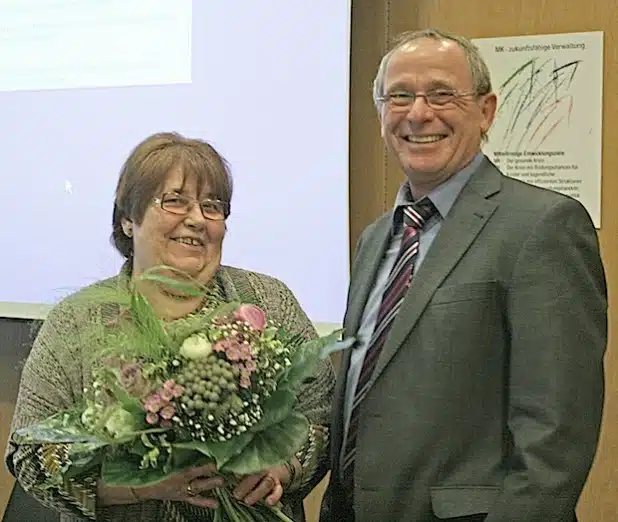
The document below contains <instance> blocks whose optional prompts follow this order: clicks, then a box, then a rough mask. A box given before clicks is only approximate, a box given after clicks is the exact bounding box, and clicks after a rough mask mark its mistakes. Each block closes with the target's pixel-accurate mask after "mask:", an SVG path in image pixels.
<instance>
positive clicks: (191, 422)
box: [14, 267, 339, 522]
mask: <svg viewBox="0 0 618 522" xmlns="http://www.w3.org/2000/svg"><path fill="white" fill-rule="evenodd" d="M158 269H165V270H168V272H167V273H169V270H171V269H170V268H169V267H157V269H151V270H150V271H147V272H146V273H144V274H142V275H141V276H140V277H139V280H140V281H149V282H150V283H155V284H165V285H169V286H170V287H172V288H175V289H180V290H182V291H183V292H186V293H190V294H192V295H197V294H200V293H203V292H204V290H203V289H202V288H197V287H196V286H195V285H194V284H193V283H187V282H186V281H184V280H178V279H177V278H176V277H168V276H165V275H162V274H161V273H160V272H159V270H158ZM137 287H138V285H133V287H132V291H131V292H130V293H129V294H128V295H126V292H125V297H120V295H115V296H111V295H110V292H109V290H108V291H106V292H105V294H106V295H105V296H104V299H102V300H103V301H105V302H106V303H109V302H110V300H112V301H114V300H115V301H116V302H118V303H122V300H123V299H125V298H126V301H125V302H124V310H125V313H124V314H121V315H120V316H119V319H118V320H117V321H114V322H113V324H107V325H104V326H102V327H99V328H95V327H93V332H92V333H93V335H92V338H93V342H92V345H93V346H96V348H93V357H94V359H93V360H95V361H98V363H95V364H93V372H92V385H91V386H89V387H88V388H87V389H85V390H84V394H83V400H82V402H81V403H80V404H78V405H76V406H75V407H74V408H73V409H71V410H68V411H62V412H59V413H57V414H56V415H54V416H52V417H50V418H48V419H45V420H44V421H42V422H41V423H39V424H37V425H33V426H29V427H27V428H23V429H21V430H18V431H17V432H16V433H15V434H14V440H15V442H16V443H18V444H22V445H23V444H37V445H40V444H61V443H70V444H66V448H67V449H66V452H67V453H66V459H65V460H64V463H63V464H62V465H61V466H57V468H56V469H55V470H54V473H51V474H50V477H49V479H48V481H47V482H46V484H45V485H44V487H55V486H59V485H61V484H62V482H63V480H64V479H65V478H67V477H71V478H78V477H80V476H93V474H95V475H98V476H99V477H100V478H101V479H102V480H103V482H104V483H106V484H108V485H115V486H120V485H124V486H132V487H135V486H143V485H147V484H152V483H155V482H157V481H161V480H163V479H165V478H166V477H168V476H169V475H170V474H172V473H175V472H177V471H180V470H182V469H185V468H187V467H189V466H195V465H201V464H206V463H208V462H214V463H215V464H216V466H217V469H218V472H219V473H220V474H222V475H223V476H228V477H234V476H239V475H249V474H252V473H257V472H259V471H262V470H265V469H267V468H271V467H273V466H278V465H281V464H282V463H284V462H285V461H288V460H289V459H290V458H291V457H292V456H293V455H294V454H295V453H296V452H297V451H298V450H299V449H300V447H301V446H302V444H303V443H304V441H305V440H306V437H307V434H308V429H309V423H308V421H307V419H306V418H305V417H304V416H303V415H302V414H300V413H299V412H298V411H296V410H295V404H296V391H297V389H298V386H299V385H300V383H301V382H302V381H303V380H304V379H305V378H306V377H308V376H309V375H311V373H312V372H314V371H315V369H316V366H317V363H318V360H319V357H320V356H321V353H322V351H323V349H324V348H325V347H326V346H328V345H331V344H333V343H334V342H335V341H336V340H337V338H338V336H339V332H338V331H337V332H333V333H332V334H330V335H328V336H325V337H322V338H319V339H316V340H312V341H306V340H304V339H302V338H300V337H299V336H297V335H293V334H291V333H289V332H286V331H285V329H284V328H283V327H282V325H278V324H275V323H273V322H272V321H271V320H269V318H268V317H266V314H265V313H264V311H263V310H261V309H260V308H259V307H258V306H256V305H253V304H247V303H221V302H220V301H219V302H217V301H216V300H214V299H208V300H207V301H206V305H205V307H206V308H204V309H203V310H201V311H200V312H199V313H195V314H192V315H190V316H188V317H187V318H185V319H182V320H178V321H173V322H170V323H164V322H162V321H160V320H159V319H158V318H157V317H156V315H155V314H154V312H153V310H152V308H151V306H150V305H149V303H148V302H147V300H146V299H145V298H144V297H143V295H142V294H140V292H138V291H137V290H136V288H137ZM91 303H92V301H90V304H91ZM214 495H215V498H217V500H218V505H219V508H218V509H217V510H216V511H215V513H214V520H215V521H221V522H223V521H231V522H236V521H252V520H255V521H264V522H268V521H273V520H278V521H281V520H283V521H287V522H290V519H289V518H288V517H286V516H285V515H284V514H283V512H282V511H281V509H280V508H279V507H278V506H272V507H270V506H266V505H265V504H263V503H260V504H257V505H255V506H253V507H249V506H247V505H245V504H242V503H240V502H238V501H236V500H235V499H234V497H233V496H232V495H231V492H230V490H228V489H227V488H219V489H217V490H215V491H214Z"/></svg>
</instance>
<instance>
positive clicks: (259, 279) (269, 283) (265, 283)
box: [221, 265, 291, 293]
mask: <svg viewBox="0 0 618 522" xmlns="http://www.w3.org/2000/svg"><path fill="white" fill-rule="evenodd" d="M221 275H222V277H223V278H225V279H227V280H228V281H230V282H231V283H232V284H233V285H234V286H235V287H236V288H237V289H239V290H241V289H243V288H244V287H246V286H250V287H252V288H256V287H259V288H260V289H262V290H265V291H268V292H284V293H287V292H291V290H290V289H289V288H288V286H287V285H286V284H285V283H284V282H283V281H282V280H281V279H279V278H277V277H275V276H272V275H269V274H264V273H262V272H255V271H253V270H246V269H244V268H239V267H236V266H228V265H223V266H221Z"/></svg>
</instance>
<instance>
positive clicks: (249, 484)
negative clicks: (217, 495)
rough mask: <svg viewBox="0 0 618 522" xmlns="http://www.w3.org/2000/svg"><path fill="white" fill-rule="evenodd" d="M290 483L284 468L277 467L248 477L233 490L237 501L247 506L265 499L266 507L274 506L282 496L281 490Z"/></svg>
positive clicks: (288, 473)
mask: <svg viewBox="0 0 618 522" xmlns="http://www.w3.org/2000/svg"><path fill="white" fill-rule="evenodd" d="M289 482H290V472H289V471H288V470H287V468H286V467H285V466H279V467H277V468H272V469H269V470H266V471H263V472H260V473H255V474H253V475H248V476H246V477H243V479H242V480H241V481H240V482H239V483H238V485H237V486H236V487H235V488H234V491H233V494H234V497H236V499H237V500H240V501H241V502H244V503H245V504H247V505H248V506H252V505H254V504H257V503H258V502H259V501H260V500H263V499H265V502H266V505H267V506H274V505H275V504H276V503H277V502H279V501H280V500H281V497H282V496H283V488H284V487H285V486H287V485H288V483H289Z"/></svg>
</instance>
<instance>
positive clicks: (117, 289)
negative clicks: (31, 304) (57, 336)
mask: <svg viewBox="0 0 618 522" xmlns="http://www.w3.org/2000/svg"><path fill="white" fill-rule="evenodd" d="M125 280H126V278H125V276H124V275H123V274H118V275H115V276H112V277H108V278H105V279H100V280H98V281H95V282H93V283H91V284H89V285H87V286H84V287H82V288H80V289H78V290H76V291H75V292H73V293H70V294H68V295H66V296H64V297H63V298H62V299H61V300H60V301H58V303H56V304H55V305H54V306H53V307H52V309H51V310H50V311H49V313H48V316H47V318H48V319H49V318H54V317H58V316H66V315H68V314H71V315H76V314H77V315H80V312H81V313H86V312H89V311H92V310H93V309H95V308H96V309H100V307H101V306H102V305H106V304H112V303H117V302H120V301H121V300H122V297H123V295H124V293H123V290H126V284H124V282H125Z"/></svg>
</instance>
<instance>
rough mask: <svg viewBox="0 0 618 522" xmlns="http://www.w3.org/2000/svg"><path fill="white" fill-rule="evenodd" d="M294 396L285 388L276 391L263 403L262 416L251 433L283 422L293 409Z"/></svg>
mask: <svg viewBox="0 0 618 522" xmlns="http://www.w3.org/2000/svg"><path fill="white" fill-rule="evenodd" d="M295 404H296V395H294V393H292V392H291V391H290V390H288V389H286V388H279V389H277V390H276V391H275V392H274V393H273V394H272V395H271V396H270V397H269V398H268V399H266V401H264V405H263V409H264V415H263V416H262V418H261V419H260V421H259V422H258V423H257V424H256V425H255V426H253V427H252V428H251V431H252V432H254V433H255V432H259V431H263V430H265V429H267V428H269V427H270V426H272V425H273V424H278V423H279V422H281V421H282V420H284V419H285V418H286V417H287V416H288V415H289V414H290V413H291V412H292V410H293V409H294V405H295Z"/></svg>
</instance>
